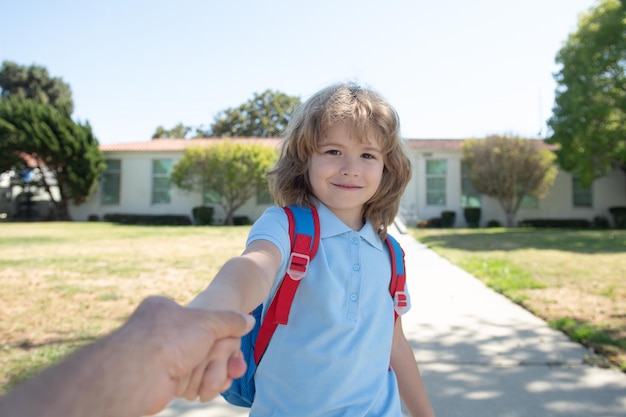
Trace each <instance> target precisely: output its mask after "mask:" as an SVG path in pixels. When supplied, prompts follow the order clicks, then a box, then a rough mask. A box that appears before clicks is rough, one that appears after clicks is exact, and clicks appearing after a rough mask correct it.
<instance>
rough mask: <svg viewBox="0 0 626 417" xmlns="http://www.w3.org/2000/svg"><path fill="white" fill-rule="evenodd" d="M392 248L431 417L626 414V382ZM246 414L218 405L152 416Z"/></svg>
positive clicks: (464, 282)
mask: <svg viewBox="0 0 626 417" xmlns="http://www.w3.org/2000/svg"><path fill="white" fill-rule="evenodd" d="M394 235H395V236H398V235H396V234H394ZM399 240H400V242H401V243H402V246H403V248H404V250H405V252H406V262H407V271H408V277H407V282H408V286H409V291H410V293H411V297H412V298H411V300H412V309H411V311H410V312H409V313H407V315H405V316H404V317H403V325H404V327H405V332H406V335H407V338H408V339H409V341H410V343H411V345H412V346H413V349H414V352H415V356H416V358H417V360H418V362H419V364H420V369H421V371H422V377H423V379H424V382H425V384H426V388H427V390H428V394H429V396H430V399H431V401H432V403H433V407H434V408H435V412H436V414H437V416H438V417H449V416H463V417H474V416H476V417H478V416H481V417H484V416H494V417H495V416H497V417H566V416H567V417H583V416H584V417H589V416H598V417H600V416H602V417H618V416H626V374H624V373H621V372H617V371H615V370H609V369H600V368H594V367H590V366H587V365H584V363H583V359H584V357H585V356H586V355H590V354H591V353H590V352H589V351H587V350H586V349H585V348H584V347H582V346H581V345H579V344H576V343H573V342H570V341H569V340H568V339H567V338H566V337H565V336H564V335H563V334H561V333H559V332H557V331H554V330H552V329H550V328H549V327H548V326H547V325H546V323H545V322H544V321H542V320H540V319H538V318H537V317H535V316H533V315H532V314H530V313H529V312H528V311H526V310H524V309H523V308H521V307H519V306H518V305H516V304H514V303H512V302H511V301H509V300H508V299H506V298H505V297H503V296H501V295H499V294H497V293H495V292H493V291H492V290H490V289H489V288H487V287H486V286H485V285H483V284H482V283H481V282H480V281H478V280H477V279H476V278H474V277H473V276H471V275H469V274H467V273H466V272H464V271H463V270H461V269H460V268H457V267H456V266H454V265H452V264H451V263H449V262H448V261H446V260H445V259H443V258H441V257H440V256H438V255H437V254H435V253H434V252H433V251H431V250H429V249H428V248H426V247H425V246H423V245H421V244H420V243H418V242H416V241H415V240H414V239H412V238H411V237H410V236H409V235H400V236H399ZM246 415H247V409H244V408H239V407H234V406H230V405H228V404H226V403H225V402H224V401H223V400H222V399H221V398H219V399H216V400H214V401H212V402H211V403H208V404H198V403H188V402H185V401H180V400H176V401H173V402H172V403H171V404H170V406H169V407H168V408H167V409H166V410H164V411H163V412H162V413H161V414H159V416H161V417H169V416H184V417H201V416H202V417H217V416H220V417H238V416H246ZM294 417H297V412H296V413H294Z"/></svg>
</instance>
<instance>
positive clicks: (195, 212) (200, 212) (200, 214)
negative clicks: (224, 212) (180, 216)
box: [191, 206, 213, 226]
mask: <svg viewBox="0 0 626 417" xmlns="http://www.w3.org/2000/svg"><path fill="white" fill-rule="evenodd" d="M191 214H192V216H193V222H194V224H196V225H197V226H208V225H211V224H213V207H211V206H196V207H194V208H193V209H191Z"/></svg>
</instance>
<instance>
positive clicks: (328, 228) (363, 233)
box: [315, 201, 383, 250]
mask: <svg viewBox="0 0 626 417" xmlns="http://www.w3.org/2000/svg"><path fill="white" fill-rule="evenodd" d="M315 205H316V207H317V214H318V215H319V218H320V238H322V239H323V238H327V237H332V236H337V235H341V234H344V233H350V232H352V233H357V234H358V235H359V236H360V237H361V238H363V239H364V240H365V241H366V242H367V243H369V244H370V245H371V246H373V247H374V248H376V249H378V250H383V242H382V240H381V239H380V237H379V236H378V233H376V230H374V227H373V226H372V223H371V222H370V221H369V220H367V221H366V222H365V225H364V226H363V227H362V228H361V230H358V231H354V230H352V229H351V228H349V227H348V226H347V225H346V224H345V223H344V222H342V221H341V220H339V218H338V217H337V216H336V215H335V213H333V212H332V211H330V209H329V208H328V207H326V206H325V205H324V204H323V203H322V202H320V201H316V202H315Z"/></svg>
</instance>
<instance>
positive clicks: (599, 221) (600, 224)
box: [591, 216, 611, 229]
mask: <svg viewBox="0 0 626 417" xmlns="http://www.w3.org/2000/svg"><path fill="white" fill-rule="evenodd" d="M591 227H593V228H594V229H608V228H609V227H611V224H610V223H609V219H607V218H606V217H604V216H595V217H594V218H593V222H592V223H591Z"/></svg>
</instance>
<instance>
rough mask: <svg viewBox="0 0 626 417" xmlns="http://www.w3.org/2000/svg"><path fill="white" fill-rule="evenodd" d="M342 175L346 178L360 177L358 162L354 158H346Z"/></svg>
mask: <svg viewBox="0 0 626 417" xmlns="http://www.w3.org/2000/svg"><path fill="white" fill-rule="evenodd" d="M341 174H342V175H345V176H355V175H359V169H358V165H357V163H356V161H354V160H353V159H352V158H346V159H345V160H344V163H343V165H342V167H341Z"/></svg>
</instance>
